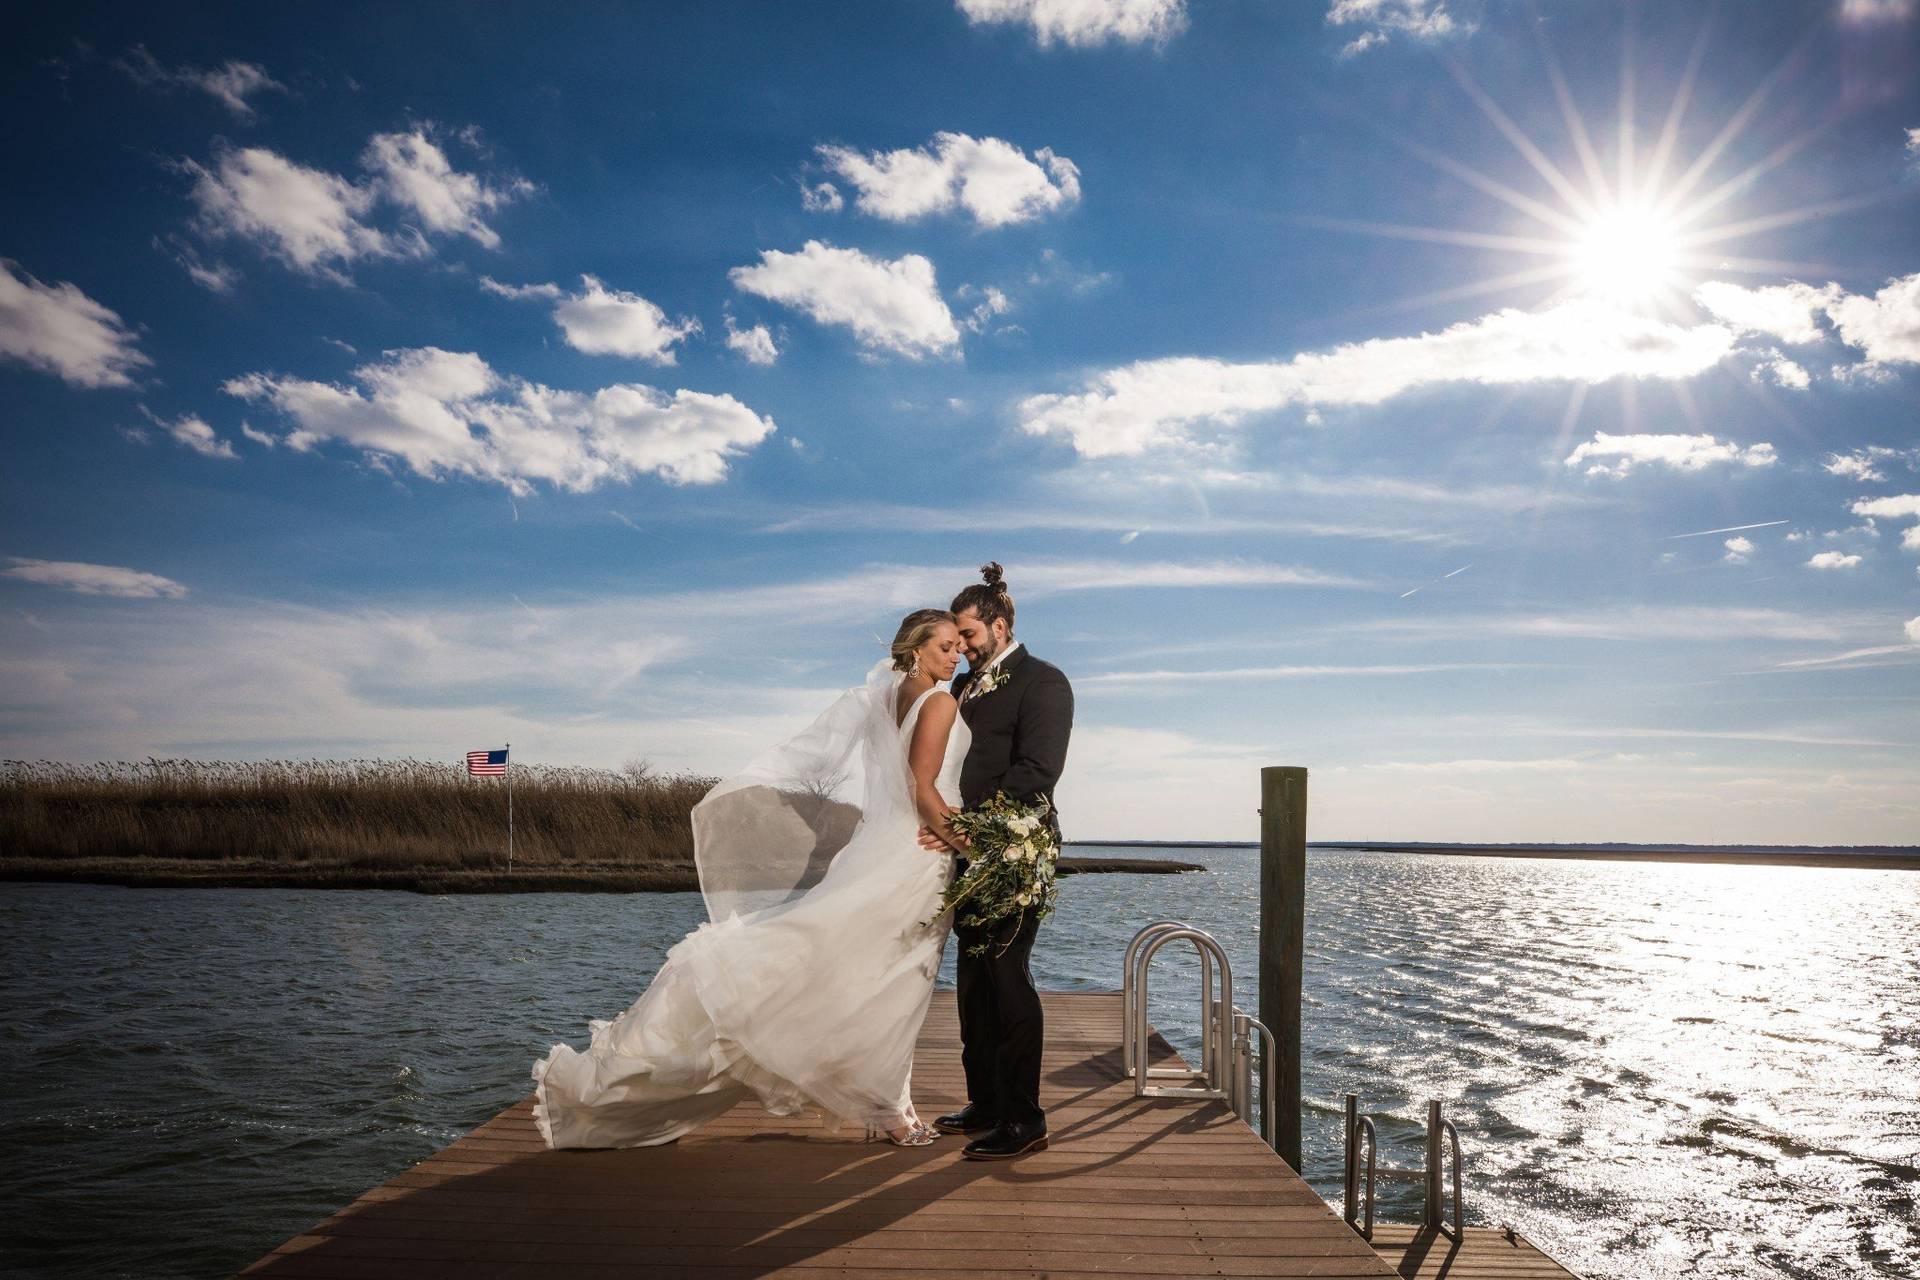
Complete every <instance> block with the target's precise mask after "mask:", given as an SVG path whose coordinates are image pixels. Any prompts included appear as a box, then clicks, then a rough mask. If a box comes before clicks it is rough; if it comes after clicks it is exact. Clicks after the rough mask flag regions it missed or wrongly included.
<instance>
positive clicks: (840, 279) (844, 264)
mask: <svg viewBox="0 0 1920 1280" xmlns="http://www.w3.org/2000/svg"><path fill="white" fill-rule="evenodd" d="M727 276H728V278H729V279H730V280H732V281H733V284H734V287H735V288H736V289H740V290H743V291H745V292H747V293H752V294H757V295H759V296H760V297H762V298H767V299H769V300H771V301H774V302H779V303H784V304H785V305H787V306H790V307H794V308H796V309H798V310H801V311H804V312H806V313H807V314H808V315H810V316H812V317H813V318H814V319H815V320H817V321H818V322H820V323H821V324H838V325H845V326H847V327H848V328H850V329H852V330H853V333H854V336H855V337H856V338H857V339H858V340H859V341H860V343H861V345H863V346H865V347H867V348H869V349H873V350H882V351H892V352H895V353H897V354H899V355H903V356H906V357H908V358H909V359H915V360H917V359H919V358H921V357H922V356H925V355H930V354H940V353H944V352H948V351H951V350H953V349H954V348H956V347H957V346H958V345H959V342H960V330H959V329H958V327H956V326H955V324H954V321H953V313H952V312H950V311H948V310H947V304H946V302H945V301H944V300H943V299H942V298H941V297H940V290H939V287H938V286H937V285H936V284H935V281H934V274H933V264H932V263H931V262H929V261H927V259H925V258H923V257H921V256H920V255H919V254H917V253H909V254H907V255H905V256H904V257H900V258H895V259H893V260H892V261H888V260H886V259H884V258H869V257H868V256H867V255H866V254H864V253H862V252H860V251H859V250H858V249H836V248H834V247H833V246H831V245H827V244H822V243H821V242H820V241H818V240H809V241H807V243H806V245H805V246H804V247H803V248H802V249H801V250H800V252H798V253H783V252H781V251H780V250H778V249H767V250H763V251H762V252H761V254H760V262H759V264H758V265H756V266H747V267H735V268H733V270H731V271H729V272H728V273H727Z"/></svg>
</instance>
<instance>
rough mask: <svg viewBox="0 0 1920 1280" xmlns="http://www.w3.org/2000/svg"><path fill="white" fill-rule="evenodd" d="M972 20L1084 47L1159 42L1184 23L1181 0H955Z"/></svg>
mask: <svg viewBox="0 0 1920 1280" xmlns="http://www.w3.org/2000/svg"><path fill="white" fill-rule="evenodd" d="M956 3H957V4H958V5H959V7H960V12H962V13H964V14H965V15H966V16H967V21H968V22H971V23H974V24H975V25H979V24H983V23H1012V24H1016V25H1025V26H1028V27H1031V28H1032V29H1033V35H1034V39H1035V40H1036V41H1038V42H1039V45H1040V47H1041V48H1042V49H1047V48H1051V47H1052V46H1053V45H1054V44H1055V43H1056V42H1057V43H1060V44H1064V45H1069V46H1072V47H1074V48H1082V49H1084V48H1089V47H1091V46H1093V45H1099V44H1105V43H1106V42H1108V41H1109V40H1118V41H1120V42H1122V43H1124V44H1145V43H1147V42H1149V41H1151V42H1152V43H1154V44H1165V43H1166V42H1167V41H1168V40H1170V39H1172V38H1173V37H1174V36H1176V35H1179V34H1180V33H1181V32H1182V31H1185V30H1186V29H1187V4H1186V0H956Z"/></svg>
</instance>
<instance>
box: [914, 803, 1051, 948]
mask: <svg viewBox="0 0 1920 1280" xmlns="http://www.w3.org/2000/svg"><path fill="white" fill-rule="evenodd" d="M1048 807H1049V806H1048V804H1047V802H1046V801H1045V800H1042V801H1039V802H1038V803H1036V804H1021V803H1019V802H1017V801H1014V800H1009V799H1007V795H1006V793H1005V792H1004V791H999V792H995V793H994V795H993V798H992V799H990V800H987V801H986V802H985V803H983V804H980V805H978V806H976V807H975V808H972V809H964V810H962V811H960V812H959V813H956V814H953V815H952V816H951V817H949V818H948V819H947V823H948V825H949V826H951V827H952V828H953V829H954V830H955V831H956V832H958V833H960V834H961V835H964V836H965V837H966V838H967V841H968V848H967V855H966V856H967V869H966V872H965V873H964V874H962V875H960V876H958V877H956V878H955V879H954V881H953V883H952V884H950V885H948V886H947V891H946V893H944V894H943V895H941V898H940V910H939V912H938V913H936V914H935V915H934V917H933V919H932V920H929V921H927V923H928V924H929V925H931V924H935V923H937V922H938V921H939V919H940V917H941V916H943V915H945V914H947V913H948V912H949V911H952V912H954V913H955V915H954V918H955V919H956V920H957V921H958V922H959V923H961V924H964V925H967V926H969V927H973V928H981V927H985V926H989V925H993V924H997V923H999V922H1000V921H1002V920H1009V919H1013V918H1014V917H1017V916H1024V915H1025V914H1026V913H1028V912H1030V911H1031V912H1035V913H1037V915H1038V918H1039V919H1042V920H1045V919H1046V918H1047V917H1048V916H1050V915H1052V914H1053V904H1054V900H1055V899H1056V898H1058V897H1059V895H1060V888H1059V881H1058V879H1057V871H1056V867H1055V863H1056V862H1057V861H1058V859H1059V857H1060V840H1059V837H1057V836H1055V835H1054V834H1053V832H1052V831H1051V830H1050V829H1048V827H1047V824H1046V816H1047V809H1048ZM963 903H964V904H966V908H967V909H966V912H965V914H960V910H959V909H960V907H961V904H963ZM986 949H987V946H986V944H985V943H984V942H983V943H980V944H978V945H976V946H974V947H972V948H971V949H970V952H969V953H970V954H972V955H981V954H984V953H985V951H986Z"/></svg>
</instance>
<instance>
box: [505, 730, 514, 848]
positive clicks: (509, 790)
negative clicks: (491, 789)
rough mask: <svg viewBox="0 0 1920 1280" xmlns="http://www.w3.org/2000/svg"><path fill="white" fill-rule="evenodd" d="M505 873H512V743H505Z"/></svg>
mask: <svg viewBox="0 0 1920 1280" xmlns="http://www.w3.org/2000/svg"><path fill="white" fill-rule="evenodd" d="M506 772H507V874H508V875H512V874H513V744H512V743H511V742H509V743H508V744H507V770H506Z"/></svg>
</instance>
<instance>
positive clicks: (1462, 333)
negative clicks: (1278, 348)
mask: <svg viewBox="0 0 1920 1280" xmlns="http://www.w3.org/2000/svg"><path fill="white" fill-rule="evenodd" d="M1732 348H1733V335H1732V334H1731V333H1730V332H1729V331H1728V330H1726V329H1724V328H1722V327H1720V326H1719V325H1699V326H1696V327H1693V328H1686V327H1682V326H1678V325H1672V324H1667V323H1665V322H1663V321H1659V320H1654V319H1650V318H1648V317H1645V316H1636V315H1632V314H1629V313H1627V312H1625V311H1621V310H1618V309H1616V308H1613V307H1609V306H1606V305H1604V304H1601V303H1597V302H1594V301H1592V300H1588V299H1580V300H1575V301H1570V302H1565V303H1561V304H1560V305H1558V306H1555V307H1551V308H1549V309H1547V310H1545V311H1520V310H1512V309H1510V310H1505V311H1497V312H1494V313H1492V314H1490V315H1486V316H1482V317H1480V318H1479V319H1477V320H1469V321H1462V322H1461V323H1459V324H1456V325H1452V326H1450V327H1449V328H1446V329H1443V330H1441V331H1440V332H1438V333H1423V334H1420V335H1419V336H1417V337H1411V338H1373V339H1369V340H1367V341H1365V342H1357V343H1349V344H1347V345H1345V346H1339V347H1335V348H1333V349H1332V350H1331V351H1326V352H1311V353H1305V354H1301V355H1297V356H1295V357H1293V358H1292V359H1291V360H1287V361H1284V362H1272V363H1256V364H1233V363H1229V362H1227V361H1223V360H1213V359H1207V358H1203V357H1173V358H1168V359H1160V360H1143V361H1139V362H1137V363H1134V364H1131V365H1125V366H1122V367H1120V368H1116V369H1110V370H1107V371H1105V372H1103V373H1100V374H1098V375H1096V376H1095V377H1094V378H1093V379H1091V380H1090V382H1089V383H1088V384H1087V388H1086V389H1085V390H1083V391H1081V392H1078V393H1074V394H1068V395H1036V396H1029V397H1028V398H1027V399H1026V400H1024V401H1022V402H1021V404H1020V417H1021V424H1022V426H1023V427H1024V428H1025V429H1026V430H1027V431H1029V432H1031V433H1033V434H1035V435H1059V436H1064V437H1065V438H1067V439H1068V440H1069V441H1070V442H1071V443H1072V444H1073V446H1074V448H1075V449H1077V450H1078V451H1079V452H1080V453H1081V454H1082V455H1084V456H1088V457H1102V456H1115V455H1131V454H1139V453H1142V452H1145V451H1146V450H1148V449H1151V448H1154V447H1158V446H1165V445H1173V444H1182V443H1190V442H1192V441H1193V440H1194V439H1195V438H1196V437H1197V436H1199V435H1200V434H1201V433H1202V432H1203V431H1205V430H1208V429H1213V430H1218V429H1221V428H1229V427H1234V426H1237V425H1238V424H1239V423H1240V422H1241V421H1242V420H1243V419H1245V418H1247V417H1249V416H1251V415H1253V414H1257V413H1263V412H1270V411H1273V410H1277V409H1280V408H1283V407H1286V406H1288V405H1294V404H1299V405H1375V404H1380V403H1382V402H1383V401H1386V400H1389V399H1391V398H1393V397H1394V396H1398V395H1401V394H1403V393H1405V392H1408V391H1412V390H1415V389H1417V388H1420V387H1427V386H1438V385H1443V384H1447V383H1460V382H1466V383H1478V384H1482V385H1507V384H1516V383H1526V382H1551V381H1568V382H1581V383H1589V384H1591V383H1599V382H1605V381H1608V380H1610V379H1613V378H1619V377H1635V378H1670V379H1674V378H1685V377H1691V376H1692V375H1694V374H1697V373H1699V372H1701V371H1702V370H1704V369H1707V368H1711V367H1712V366H1713V365H1715V364H1717V363H1719V361H1720V360H1721V359H1723V358H1724V357H1725V356H1726V355H1727V354H1728V352H1730V351H1731V350H1732Z"/></svg>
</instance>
